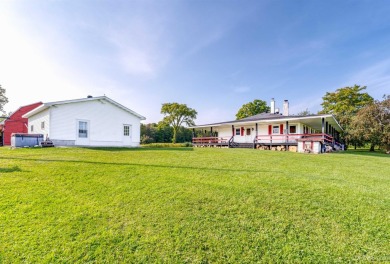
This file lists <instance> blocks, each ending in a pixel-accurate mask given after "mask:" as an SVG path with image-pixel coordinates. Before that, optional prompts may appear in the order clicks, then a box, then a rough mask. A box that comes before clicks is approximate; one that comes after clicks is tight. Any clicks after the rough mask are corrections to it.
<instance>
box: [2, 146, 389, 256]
mask: <svg viewBox="0 0 390 264" xmlns="http://www.w3.org/2000/svg"><path fill="white" fill-rule="evenodd" d="M0 162H1V163H0V263H1V262H2V263H15V262H27V263H28V262H39V263H45V262H46V263H56V262H60V263H73V262H83V263H84V262H98V263H117V262H126V263H150V262H160V263H161V262H168V263H250V262H306V263H319V262H321V263H325V262H326V263H327V262H372V261H384V262H386V261H390V243H389V241H390V158H389V155H385V154H369V153H367V152H346V153H333V154H323V155H310V154H299V153H289V152H272V151H258V150H250V149H206V148H204V149H191V148H181V149H86V148H47V149H16V150H10V149H8V148H5V147H3V148H0Z"/></svg>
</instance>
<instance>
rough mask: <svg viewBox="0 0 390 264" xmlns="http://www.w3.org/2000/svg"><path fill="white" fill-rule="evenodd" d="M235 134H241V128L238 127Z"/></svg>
mask: <svg viewBox="0 0 390 264" xmlns="http://www.w3.org/2000/svg"><path fill="white" fill-rule="evenodd" d="M234 135H235V136H241V128H236V131H235V134H234Z"/></svg>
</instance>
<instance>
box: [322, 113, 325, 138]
mask: <svg viewBox="0 0 390 264" xmlns="http://www.w3.org/2000/svg"><path fill="white" fill-rule="evenodd" d="M321 127H322V130H321V132H322V141H324V133H325V118H322V124H321Z"/></svg>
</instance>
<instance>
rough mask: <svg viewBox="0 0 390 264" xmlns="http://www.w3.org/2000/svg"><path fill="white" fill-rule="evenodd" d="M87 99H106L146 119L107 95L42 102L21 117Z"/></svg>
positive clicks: (86, 100)
mask: <svg viewBox="0 0 390 264" xmlns="http://www.w3.org/2000/svg"><path fill="white" fill-rule="evenodd" d="M88 101H106V102H109V103H111V104H113V105H115V106H116V107H119V108H121V109H122V110H125V111H126V112H128V113H130V114H133V115H135V116H136V117H138V118H139V119H141V120H145V119H146V118H145V117H144V116H142V115H140V114H138V113H136V112H134V111H133V110H131V109H129V108H127V107H126V106H123V105H121V104H120V103H118V102H116V101H114V100H112V99H111V98H108V97H107V96H97V97H87V98H81V99H73V100H66V101H57V102H49V103H44V104H42V105H41V106H39V107H37V108H35V109H34V110H32V111H30V112H28V113H26V114H24V115H23V117H26V118H28V117H30V116H33V115H35V114H37V113H40V112H42V111H43V110H46V109H48V108H49V107H51V106H55V105H63V104H72V103H81V102H88Z"/></svg>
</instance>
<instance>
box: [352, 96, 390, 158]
mask: <svg viewBox="0 0 390 264" xmlns="http://www.w3.org/2000/svg"><path fill="white" fill-rule="evenodd" d="M348 137H349V138H350V139H351V140H355V141H357V142H363V143H369V144H370V145H371V146H370V151H374V148H375V146H383V147H384V148H386V149H387V150H390V96H384V97H383V101H378V100H375V102H373V103H371V104H369V105H367V106H365V107H364V108H362V109H360V110H359V111H358V112H357V114H356V116H354V117H353V118H352V121H351V124H350V127H349V134H348Z"/></svg>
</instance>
